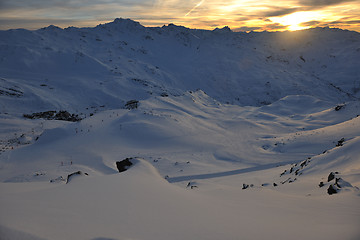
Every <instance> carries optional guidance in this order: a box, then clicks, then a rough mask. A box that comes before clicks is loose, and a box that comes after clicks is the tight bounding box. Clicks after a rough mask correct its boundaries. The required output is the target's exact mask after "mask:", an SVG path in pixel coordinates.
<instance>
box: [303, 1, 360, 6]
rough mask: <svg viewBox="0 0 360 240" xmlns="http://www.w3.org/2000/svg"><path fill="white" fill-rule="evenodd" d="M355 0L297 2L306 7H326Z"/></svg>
mask: <svg viewBox="0 0 360 240" xmlns="http://www.w3.org/2000/svg"><path fill="white" fill-rule="evenodd" d="M354 1H357V0H299V1H298V3H299V4H300V5H302V6H306V7H313V8H317V7H327V6H330V5H339V4H343V3H348V2H354Z"/></svg>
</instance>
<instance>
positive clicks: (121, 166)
mask: <svg viewBox="0 0 360 240" xmlns="http://www.w3.org/2000/svg"><path fill="white" fill-rule="evenodd" d="M131 159H132V158H125V159H124V160H122V161H118V162H116V167H117V169H118V171H119V172H124V171H126V170H128V168H129V167H130V166H131V165H132V162H131V161H130V160H131Z"/></svg>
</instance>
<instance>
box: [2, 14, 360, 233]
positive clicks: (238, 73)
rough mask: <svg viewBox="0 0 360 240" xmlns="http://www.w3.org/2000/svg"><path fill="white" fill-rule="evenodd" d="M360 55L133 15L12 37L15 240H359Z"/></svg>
mask: <svg viewBox="0 0 360 240" xmlns="http://www.w3.org/2000/svg"><path fill="white" fill-rule="evenodd" d="M359 47H360V38H359V34H358V33H356V32H349V31H343V30H338V29H328V28H324V29H323V28H317V29H310V30H304V31H298V32H284V33H268V32H262V33H256V32H250V33H235V32H232V31H231V30H230V29H228V28H223V29H216V30H214V31H205V30H195V29H187V28H185V27H181V26H175V25H173V24H169V25H168V26H164V27H162V28H147V27H144V26H141V25H140V24H139V23H137V22H134V21H132V20H129V19H127V20H125V19H116V20H115V21H114V22H111V23H108V24H102V25H99V26H97V27H95V28H75V27H71V28H66V29H61V28H58V27H55V26H49V27H47V28H44V29H39V30H36V31H28V30H23V29H18V30H9V31H0V99H1V100H0V107H1V109H0V148H1V149H0V192H1V194H0V212H1V217H0V239H2V238H4V239H52V240H56V239H84V240H85V239H86V240H89V239H143V240H145V239H146V240H151V239H156V240H162V239H164V240H165V239H289V238H291V239H295V240H297V239H326V240H331V239H334V240H335V239H357V238H358V237H359V236H360V232H359V228H358V223H359V219H360V212H359V209H360V208H359V196H360V191H359V187H360V165H359V157H358V156H359V154H360V152H359V149H360V147H359V146H360V117H359V115H360V102H359V97H360V95H359V94H360V93H359V89H360V81H359V76H360V72H359V71H360V69H359V67H358V64H357V63H358V62H360V54H359V53H360V50H359V49H360V48H359ZM58 113H62V114H60V115H61V116H67V117H65V118H64V117H56V115H57V114H58ZM69 117H71V118H69ZM72 117H76V121H69V120H71V119H72ZM64 120H67V121H64ZM126 159H127V160H128V161H130V162H131V164H129V163H128V162H127V161H125V162H126V164H125V165H126V167H125V169H126V171H123V170H124V169H123V168H122V166H120V165H122V164H120V162H121V161H123V160H126ZM129 165H131V167H129ZM128 167H129V168H128Z"/></svg>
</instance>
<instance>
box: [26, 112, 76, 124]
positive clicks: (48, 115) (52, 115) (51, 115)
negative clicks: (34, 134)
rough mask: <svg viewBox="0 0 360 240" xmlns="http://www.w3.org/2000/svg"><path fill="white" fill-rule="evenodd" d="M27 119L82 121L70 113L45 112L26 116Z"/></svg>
mask: <svg viewBox="0 0 360 240" xmlns="http://www.w3.org/2000/svg"><path fill="white" fill-rule="evenodd" d="M23 116H24V117H25V118H29V119H39V118H43V119H47V120H61V121H69V122H78V121H80V120H82V119H81V118H80V117H79V116H78V115H75V114H70V113H69V112H68V111H59V112H56V111H45V112H37V113H32V114H24V115H23Z"/></svg>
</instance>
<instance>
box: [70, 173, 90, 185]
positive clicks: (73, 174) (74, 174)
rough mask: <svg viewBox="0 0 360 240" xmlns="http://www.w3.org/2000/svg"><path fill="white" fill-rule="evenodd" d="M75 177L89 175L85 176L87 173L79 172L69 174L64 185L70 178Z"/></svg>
mask: <svg viewBox="0 0 360 240" xmlns="http://www.w3.org/2000/svg"><path fill="white" fill-rule="evenodd" d="M76 175H86V176H87V175H89V174H87V173H84V174H83V173H82V172H81V171H77V172H73V173H71V174H69V175H68V176H67V178H66V183H69V182H70V179H71V178H73V177H74V176H76Z"/></svg>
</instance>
